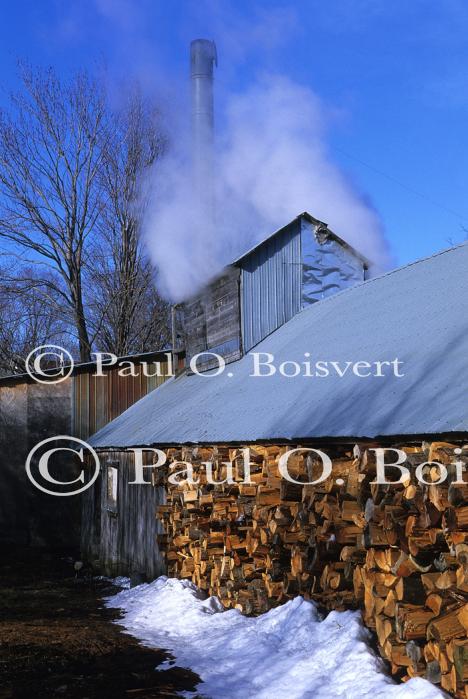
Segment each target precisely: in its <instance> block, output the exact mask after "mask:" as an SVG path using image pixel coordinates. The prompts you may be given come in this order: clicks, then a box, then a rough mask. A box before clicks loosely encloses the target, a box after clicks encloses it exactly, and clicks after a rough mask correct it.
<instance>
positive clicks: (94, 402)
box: [73, 360, 169, 439]
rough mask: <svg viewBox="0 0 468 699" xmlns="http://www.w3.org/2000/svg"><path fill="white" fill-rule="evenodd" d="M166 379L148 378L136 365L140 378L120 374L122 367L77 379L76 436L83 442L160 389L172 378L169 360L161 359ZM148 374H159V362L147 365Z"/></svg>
mask: <svg viewBox="0 0 468 699" xmlns="http://www.w3.org/2000/svg"><path fill="white" fill-rule="evenodd" d="M158 363H159V364H160V367H161V373H162V374H163V375H162V376H145V373H144V371H143V366H142V364H135V367H136V371H137V373H138V375H137V376H121V375H119V373H118V372H119V367H118V366H115V367H111V368H109V369H104V372H103V373H104V376H94V373H95V372H94V371H93V372H92V373H91V372H86V373H82V374H77V375H75V376H74V377H73V434H74V435H75V436H76V437H81V439H87V438H88V437H89V436H90V435H92V434H94V433H95V432H97V431H98V430H100V429H101V428H102V427H104V425H106V424H107V423H108V422H110V421H111V420H113V419H114V418H116V417H118V416H119V415H120V414H121V413H123V412H124V410H127V408H129V407H130V406H131V405H133V404H134V403H136V401H138V400H140V398H143V396H146V394H147V393H149V392H150V391H152V390H153V389H154V388H157V387H158V386H160V385H161V384H162V383H163V382H164V381H166V379H167V378H169V377H168V371H169V367H168V363H167V361H163V360H159V362H158ZM146 373H147V374H154V373H156V362H148V363H147V369H146Z"/></svg>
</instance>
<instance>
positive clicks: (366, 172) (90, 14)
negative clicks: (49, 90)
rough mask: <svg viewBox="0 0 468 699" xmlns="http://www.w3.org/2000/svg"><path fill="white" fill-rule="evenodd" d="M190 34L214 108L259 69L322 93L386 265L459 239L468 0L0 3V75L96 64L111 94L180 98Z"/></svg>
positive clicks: (9, 81) (465, 224)
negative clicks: (209, 72)
mask: <svg viewBox="0 0 468 699" xmlns="http://www.w3.org/2000/svg"><path fill="white" fill-rule="evenodd" d="M197 36H204V37H207V38H213V39H215V41H216V43H217V45H218V51H219V56H220V65H219V69H218V72H217V87H218V93H217V97H218V100H219V104H218V106H219V105H221V104H222V101H223V99H224V95H225V94H227V93H228V92H232V91H234V92H235V91H242V90H245V89H247V88H248V86H249V84H251V83H252V82H253V81H254V80H255V79H256V76H258V75H260V74H261V73H262V72H264V71H273V72H275V73H277V74H281V75H285V76H287V77H288V78H290V79H291V80H293V81H295V82H297V83H300V84H302V85H305V86H308V87H309V88H311V89H312V90H313V91H314V92H315V93H316V94H317V95H318V96H319V97H320V98H321V100H322V101H323V103H324V104H325V105H326V108H327V111H328V113H329V120H328V130H327V142H328V147H329V152H330V157H331V158H332V160H333V161H334V162H335V163H337V164H338V165H339V166H340V167H341V169H342V170H344V171H345V173H346V174H347V176H348V177H349V178H350V179H351V180H352V181H353V182H354V183H355V185H356V187H357V188H358V189H359V190H360V191H361V192H362V193H363V194H364V195H365V197H366V198H367V199H368V200H369V202H370V203H371V204H372V206H373V207H374V208H375V209H376V210H377V212H378V214H379V215H380V217H381V219H382V221H383V225H384V228H385V233H386V236H387V239H388V241H389V244H390V249H391V251H392V254H393V258H394V262H395V263H397V264H404V263H406V262H409V261H411V260H414V259H417V258H418V257H422V256H424V255H428V254H431V253H432V252H434V251H437V250H440V249H442V248H444V247H448V245H450V244H451V243H452V242H453V243H456V242H461V241H462V240H464V239H465V237H466V235H467V233H466V232H465V230H464V229H465V228H466V229H467V230H468V196H467V194H468V186H467V179H468V178H467V166H468V155H467V147H466V144H467V142H468V133H467V124H468V119H467V117H468V39H467V37H468V3H466V2H463V1H455V0H441V2H438V3H434V2H432V0H412V1H411V2H410V3H408V2H405V1H403V0H394V1H393V2H387V1H381V0H373V1H371V0H349V1H348V0H341V1H338V0H330V1H329V2H327V3H323V2H318V1H316V0H309V1H307V2H306V1H292V0H290V1H285V2H272V1H270V2H255V1H254V2H252V1H249V2H247V1H244V0H237V1H236V2H225V1H224V0H219V1H218V2H214V1H212V2H209V1H207V0H198V2H188V1H185V0H180V1H176V0H173V1H171V0H169V1H165V2H163V1H161V0H153V2H148V1H147V0H140V1H138V0H134V2H130V0H82V1H81V2H75V1H74V0H68V2H61V1H58V0H41V2H40V3H38V2H28V1H26V2H25V1H23V2H21V1H19V2H16V3H15V4H12V3H7V2H4V3H3V7H2V22H1V23H0V47H1V48H0V61H1V63H0V69H1V84H2V86H3V87H4V88H5V89H6V90H8V89H14V88H15V84H16V73H15V65H16V61H17V59H18V58H20V59H28V60H29V61H31V62H32V63H34V64H39V65H53V66H54V67H55V68H56V69H57V70H58V71H59V72H63V73H67V72H69V71H71V70H73V69H75V68H77V67H81V66H84V67H86V68H88V69H89V70H91V71H99V72H102V69H103V66H105V73H106V76H107V79H108V80H109V83H110V84H111V87H112V89H113V90H114V93H115V95H116V99H118V94H119V85H120V81H121V80H124V79H128V78H132V77H137V78H138V79H139V80H140V82H141V83H142V85H143V87H144V89H145V90H147V91H149V92H151V93H152V94H154V95H155V96H156V97H158V96H160V95H161V99H164V100H166V101H167V100H171V99H172V97H173V98H174V103H178V104H184V102H183V98H184V95H185V91H186V75H187V51H188V48H187V47H188V42H189V41H190V39H191V38H195V37H197ZM162 95H164V97H162ZM2 99H5V97H4V96H3V97H2ZM179 100H180V102H179ZM311 213H314V212H313V211H312V212H311ZM339 232H340V233H342V234H343V235H344V237H346V235H345V232H342V231H339Z"/></svg>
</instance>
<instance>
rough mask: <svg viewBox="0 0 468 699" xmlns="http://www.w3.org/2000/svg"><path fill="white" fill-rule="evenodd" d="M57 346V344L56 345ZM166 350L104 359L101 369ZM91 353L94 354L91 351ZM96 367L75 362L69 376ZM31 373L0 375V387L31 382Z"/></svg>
mask: <svg viewBox="0 0 468 699" xmlns="http://www.w3.org/2000/svg"><path fill="white" fill-rule="evenodd" d="M45 346H49V347H51V346H53V345H51V344H49V343H48V344H47V345H45ZM56 347H58V345H56ZM167 352H171V348H170V347H169V348H167V349H161V350H153V351H151V352H140V353H139V354H127V355H124V356H121V357H117V362H116V363H115V364H108V363H106V361H105V360H104V361H103V363H102V367H103V369H111V368H115V367H117V365H118V363H119V362H130V361H131V362H143V361H147V360H150V359H156V357H163V356H165V355H166V353H167ZM93 354H96V353H95V352H93ZM102 354H103V355H106V354H108V352H102ZM96 367H97V362H75V364H74V365H73V370H72V371H71V372H70V375H71V376H75V375H76V374H83V373H87V372H91V371H94V369H96ZM63 369H64V370H67V369H70V364H64V365H63ZM56 371H57V369H56V368H51V369H44V371H43V373H42V374H41V375H40V376H39V378H43V376H44V375H47V373H50V374H52V375H55V374H54V372H56ZM31 373H32V374H33V375H31V374H28V373H27V372H24V373H21V374H7V375H6V376H0V387H1V386H11V385H12V384H17V383H32V382H33V381H34V378H33V376H34V372H31ZM52 383H54V381H51V384H52Z"/></svg>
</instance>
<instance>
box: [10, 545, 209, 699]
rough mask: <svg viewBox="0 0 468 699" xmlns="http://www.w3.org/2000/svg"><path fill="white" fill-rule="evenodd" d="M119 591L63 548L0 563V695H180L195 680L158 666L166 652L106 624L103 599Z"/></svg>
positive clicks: (31, 698)
mask: <svg viewBox="0 0 468 699" xmlns="http://www.w3.org/2000/svg"><path fill="white" fill-rule="evenodd" d="M117 591H118V590H117V589H116V588H115V587H114V586H109V583H106V582H105V581H98V580H96V579H93V578H91V577H90V576H86V575H82V577H80V578H78V579H75V573H74V570H73V559H71V558H67V557H66V556H65V555H64V554H61V555H60V554H44V553H40V554H39V553H37V552H36V553H32V552H31V551H26V552H17V553H16V555H15V556H14V557H10V559H9V560H6V559H5V558H4V557H3V558H2V560H1V561H0V699H42V698H44V699H45V698H46V697H47V698H50V697H63V698H64V699H94V698H96V699H97V697H99V698H100V699H103V698H104V699H107V697H109V698H110V697H112V698H113V699H116V698H120V697H125V698H126V699H132V698H133V697H134V698H135V699H144V698H145V697H179V696H181V692H183V691H187V690H188V691H193V690H194V688H195V685H196V684H197V682H198V681H199V678H198V677H197V676H196V675H195V674H194V673H192V672H190V671H187V670H184V669H182V668H178V667H173V668H171V669H170V670H162V671H158V670H157V666H158V665H160V664H161V663H162V662H163V661H164V660H166V659H167V658H169V657H171V656H170V655H169V654H168V653H166V652H165V651H163V650H150V649H147V648H143V647H141V646H140V645H138V643H137V641H136V640H134V639H133V638H132V637H131V636H128V635H125V634H124V633H123V632H122V630H121V628H120V627H119V626H117V625H116V624H112V623H111V620H112V619H116V618H118V613H116V610H109V609H103V607H102V597H103V596H108V595H112V594H115V592H117Z"/></svg>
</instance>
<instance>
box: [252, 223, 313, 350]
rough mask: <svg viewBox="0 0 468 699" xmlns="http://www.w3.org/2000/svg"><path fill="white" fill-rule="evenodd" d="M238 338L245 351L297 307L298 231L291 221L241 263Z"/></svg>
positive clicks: (291, 314)
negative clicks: (240, 321) (241, 339)
mask: <svg viewBox="0 0 468 699" xmlns="http://www.w3.org/2000/svg"><path fill="white" fill-rule="evenodd" d="M241 270H242V276H241V298H242V309H241V312H242V330H243V332H242V337H243V347H244V352H248V351H249V350H250V349H251V348H252V347H254V346H255V345H257V344H258V343H259V342H261V340H263V339H264V338H265V337H266V336H267V335H269V334H270V333H271V332H273V330H276V329H277V328H279V327H280V325H283V323H286V321H288V320H289V319H290V318H292V317H293V316H294V315H295V314H296V313H298V312H299V310H300V308H301V277H302V265H301V228H300V222H299V221H294V222H293V224H291V226H289V227H288V228H286V229H285V230H284V231H283V232H282V233H280V234H279V235H276V236H274V237H273V238H271V239H270V240H268V241H266V242H265V243H264V244H263V245H262V246H261V247H259V248H258V249H257V250H255V251H254V252H252V253H251V255H249V256H248V257H247V258H245V259H244V260H243V261H242V262H241Z"/></svg>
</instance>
